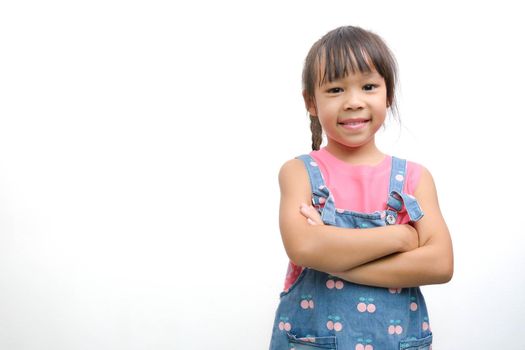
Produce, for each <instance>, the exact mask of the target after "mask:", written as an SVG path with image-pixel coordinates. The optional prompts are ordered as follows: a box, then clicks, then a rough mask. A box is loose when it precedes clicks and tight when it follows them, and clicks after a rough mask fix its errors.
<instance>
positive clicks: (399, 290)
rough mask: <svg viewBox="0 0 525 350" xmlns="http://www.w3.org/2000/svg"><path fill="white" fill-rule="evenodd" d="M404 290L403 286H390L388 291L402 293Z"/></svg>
mask: <svg viewBox="0 0 525 350" xmlns="http://www.w3.org/2000/svg"><path fill="white" fill-rule="evenodd" d="M402 290H403V288H388V291H389V292H390V294H396V293H397V294H400V293H401V291H402Z"/></svg>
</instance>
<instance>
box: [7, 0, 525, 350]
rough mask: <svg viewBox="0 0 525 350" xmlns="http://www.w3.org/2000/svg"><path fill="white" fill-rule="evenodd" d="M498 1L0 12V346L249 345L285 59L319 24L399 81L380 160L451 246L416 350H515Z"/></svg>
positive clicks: (511, 200) (517, 205)
mask: <svg viewBox="0 0 525 350" xmlns="http://www.w3.org/2000/svg"><path fill="white" fill-rule="evenodd" d="M512 4H513V2H511V1H492V2H490V3H483V2H479V1H476V2H471V3H468V2H459V1H456V2H449V3H447V2H444V1H436V2H430V3H429V2H420V1H405V2H397V1H383V2H378V1H329V2H327V1H319V2H312V1H300V2H299V1H298V2H291V1H290V2H286V1H281V2H277V1H275V2H271V1H270V2H269V1H259V2H251V1H242V2H241V1H239V2H224V1H207V2H199V1H193V2H187V3H177V4H175V3H174V2H171V1H115V0H106V1H100V0H99V1H84V2H80V1H56V0H55V1H16V2H15V1H3V2H2V3H1V5H0V349H7V350H19V349H24V350H25V349H27V350H33V349H35V350H36V349H38V350H40V349H53V350H62V349H64V350H65V349H68V350H69V349H210V348H214V349H266V348H267V347H268V343H269V338H270V332H271V328H272V323H273V317H274V312H275V308H276V306H277V303H278V294H279V292H280V290H281V288H282V285H283V280H284V275H285V269H286V264H287V257H286V255H285V252H284V249H283V247H282V243H281V238H280V234H279V231H278V225H277V209H278V199H279V190H278V185H277V173H278V170H279V168H280V166H281V165H282V163H283V162H284V161H285V160H287V159H290V158H292V157H294V156H297V155H299V154H301V153H306V152H308V151H309V147H310V135H309V129H308V119H307V116H306V112H305V110H304V107H303V102H302V99H301V82H300V76H301V70H302V63H303V60H304V57H305V56H306V53H307V51H308V49H309V47H310V46H311V45H312V44H313V42H314V41H315V40H317V39H318V38H319V37H321V36H322V35H323V34H325V33H326V32H327V31H328V30H331V29H333V28H335V27H337V26H340V25H348V24H351V25H358V26H361V27H363V28H365V29H370V30H372V31H374V32H376V33H378V34H380V35H381V36H382V37H383V38H384V39H385V41H386V42H387V43H388V45H389V46H390V47H391V49H392V51H393V52H394V53H395V55H396V57H397V60H398V62H399V67H400V79H401V84H400V86H399V102H400V116H401V120H402V124H401V126H400V125H399V124H398V123H389V125H388V126H387V129H386V131H384V132H383V131H382V132H380V134H379V135H378V139H379V143H380V145H381V147H382V149H383V150H384V151H385V152H388V153H391V154H395V155H398V156H402V157H405V158H408V159H411V160H413V161H416V162H419V163H422V164H424V165H425V166H427V167H428V168H429V169H430V170H431V172H432V173H433V175H434V178H435V181H436V184H437V187H438V191H439V195H440V203H441V207H442V210H443V213H444V215H445V218H446V220H447V223H448V225H449V228H450V231H451V234H452V237H453V242H454V249H455V259H456V260H455V261H456V265H455V268H456V269H455V275H454V278H453V280H452V282H450V283H449V284H446V285H439V286H427V287H423V292H424V293H425V295H426V298H427V304H428V307H429V309H430V317H431V322H432V328H433V331H434V333H435V344H434V349H437V350H455V349H494V348H497V349H524V348H525V340H524V338H523V336H522V333H523V327H524V326H525V293H524V291H523V289H524V287H525V273H524V271H523V268H524V266H525V254H524V253H523V251H524V248H525V244H524V242H525V239H524V234H525V230H524V229H523V224H524V220H525V219H524V209H525V206H524V203H523V201H524V200H525V191H524V188H523V181H524V176H523V172H522V167H521V163H522V162H523V151H524V150H525V147H524V146H525V141H524V134H523V127H524V125H525V122H524V117H525V114H524V108H523V101H524V99H523V97H522V95H523V92H524V88H523V82H524V78H525V70H524V63H523V62H525V53H524V50H523V38H522V33H523V32H524V30H525V25H524V22H523V16H522V13H523V12H522V11H521V10H519V9H518V7H517V6H518V5H512Z"/></svg>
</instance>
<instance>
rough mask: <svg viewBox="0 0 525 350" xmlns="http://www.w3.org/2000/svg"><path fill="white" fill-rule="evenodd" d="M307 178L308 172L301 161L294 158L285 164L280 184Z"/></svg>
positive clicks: (280, 171) (280, 176)
mask: <svg viewBox="0 0 525 350" xmlns="http://www.w3.org/2000/svg"><path fill="white" fill-rule="evenodd" d="M306 176H307V170H306V167H305V165H304V162H303V161H302V160H301V159H298V158H293V159H290V160H287V161H286V162H284V164H283V165H282V166H281V169H280V170H279V183H281V184H282V183H283V182H288V181H290V180H293V179H298V178H301V177H305V178H306Z"/></svg>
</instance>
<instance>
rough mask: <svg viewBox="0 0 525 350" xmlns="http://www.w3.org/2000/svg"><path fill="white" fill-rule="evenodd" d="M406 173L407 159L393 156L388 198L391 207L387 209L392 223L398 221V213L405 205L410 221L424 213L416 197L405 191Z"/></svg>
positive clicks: (416, 219)
mask: <svg viewBox="0 0 525 350" xmlns="http://www.w3.org/2000/svg"><path fill="white" fill-rule="evenodd" d="M406 175H407V162H406V160H405V159H399V158H396V157H392V171H391V173H390V187H389V190H388V200H387V206H388V208H389V209H387V217H386V221H387V223H388V224H390V225H392V224H395V223H396V221H397V214H398V213H399V212H400V211H401V209H403V205H404V206H405V209H406V211H407V214H408V216H409V218H410V221H418V220H419V219H421V218H422V217H423V215H424V214H423V211H422V210H421V208H420V206H419V204H418V202H417V200H416V198H414V196H411V195H409V194H406V193H404V192H403V188H404V185H405V179H406Z"/></svg>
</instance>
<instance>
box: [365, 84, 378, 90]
mask: <svg viewBox="0 0 525 350" xmlns="http://www.w3.org/2000/svg"><path fill="white" fill-rule="evenodd" d="M377 87H378V85H376V84H366V85H364V86H363V90H365V91H372V90H374V89H375V88H377Z"/></svg>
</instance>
